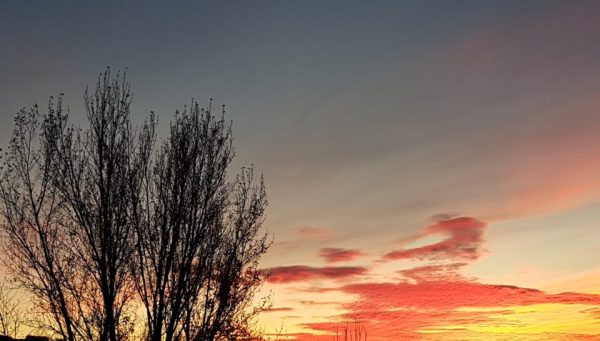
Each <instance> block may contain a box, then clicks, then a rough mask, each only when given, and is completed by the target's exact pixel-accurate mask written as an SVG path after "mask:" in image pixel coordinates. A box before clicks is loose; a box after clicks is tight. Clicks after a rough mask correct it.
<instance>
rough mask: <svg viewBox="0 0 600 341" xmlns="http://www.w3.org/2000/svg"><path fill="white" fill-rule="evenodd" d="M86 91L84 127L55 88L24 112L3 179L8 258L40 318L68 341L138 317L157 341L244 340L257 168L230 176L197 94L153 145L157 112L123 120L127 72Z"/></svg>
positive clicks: (99, 335) (256, 236)
mask: <svg viewBox="0 0 600 341" xmlns="http://www.w3.org/2000/svg"><path fill="white" fill-rule="evenodd" d="M84 99H85V108H86V112H87V118H88V121H89V127H88V128H87V129H80V128H75V127H73V126H72V125H69V124H68V114H67V113H66V112H65V110H63V107H62V96H61V97H59V99H58V101H56V102H54V101H53V100H51V101H50V103H49V106H48V111H47V113H45V114H41V113H40V112H39V109H38V107H37V106H35V107H33V108H32V109H31V110H22V111H21V112H20V113H19V114H18V115H17V119H16V128H15V133H14V137H13V139H12V140H11V144H10V146H9V150H8V152H7V153H6V157H5V161H4V169H3V171H2V178H1V181H0V213H1V214H2V216H3V218H4V220H3V222H2V225H1V227H2V229H1V231H2V232H3V234H4V235H5V237H6V238H5V243H4V245H3V246H4V247H5V248H6V250H7V253H6V254H7V256H8V257H6V258H5V259H4V260H5V262H6V263H7V265H8V267H9V268H10V270H11V273H12V275H13V276H15V278H16V279H17V280H18V281H19V283H20V284H21V285H22V286H23V287H24V288H26V289H28V290H29V291H30V292H31V293H32V294H33V297H34V299H35V300H36V302H37V306H38V308H40V309H41V311H42V312H43V313H44V316H45V317H46V320H44V321H45V322H44V323H42V327H44V328H46V329H48V330H52V331H53V332H54V333H56V334H58V335H59V336H60V337H62V338H63V339H65V340H68V341H76V340H77V341H78V340H100V341H117V340H126V339H128V338H131V335H132V332H133V328H134V326H135V325H136V323H137V325H140V324H142V325H145V326H146V335H147V338H148V340H152V341H159V340H160V341H162V340H166V341H171V340H189V341H192V340H198V341H200V340H217V339H223V340H225V339H228V340H234V339H235V340H239V339H244V338H246V339H250V338H251V337H252V330H251V329H252V328H251V321H252V318H253V317H254V316H255V315H256V314H257V313H258V311H260V307H259V308H253V307H252V304H251V303H252V299H253V297H254V294H255V293H256V290H257V288H258V287H259V286H260V284H261V283H262V282H263V280H264V277H263V274H262V273H261V272H260V271H259V270H258V261H259V259H260V257H261V256H262V255H263V254H264V253H265V252H266V250H267V248H268V246H269V242H268V241H267V240H266V236H265V235H264V234H261V233H260V228H261V225H262V222H263V219H264V210H265V207H266V204H267V201H266V194H265V187H264V183H263V180H262V178H261V179H260V180H256V179H254V175H253V170H252V168H247V169H246V168H244V169H242V171H241V172H240V174H239V175H238V176H237V177H235V179H234V180H233V181H229V180H228V175H227V169H228V167H229V166H230V164H231V161H232V158H233V147H232V139H231V125H230V124H226V123H225V120H224V118H223V115H222V116H221V118H220V119H217V118H215V117H214V116H213V114H212V113H211V106H209V108H208V109H207V110H204V109H201V108H200V107H199V105H198V104H197V103H195V102H193V103H192V105H191V106H190V107H189V108H188V109H186V110H185V111H183V112H181V113H176V115H175V118H174V120H173V122H172V123H171V126H170V127H171V129H170V136H169V138H168V139H167V140H166V141H164V143H162V145H161V147H160V148H159V149H158V150H156V151H155V150H154V144H155V141H156V138H155V126H156V121H155V118H154V114H151V115H150V118H149V119H148V121H147V122H146V123H145V124H144V125H142V126H141V129H136V128H133V127H132V125H131V123H130V104H131V92H130V88H129V84H128V83H127V82H126V81H125V77H120V75H117V76H116V77H115V78H114V79H113V78H111V75H110V70H107V72H105V73H104V74H102V75H100V77H99V79H98V83H97V85H96V88H95V90H94V91H93V92H92V93H88V91H86V93H85V97H84ZM223 114H224V112H223ZM136 293H137V298H139V301H140V302H141V303H142V305H143V306H144V307H145V311H146V314H145V321H143V322H141V321H133V320H132V318H133V314H131V311H132V309H133V308H134V304H135V302H133V301H134V299H135V297H136Z"/></svg>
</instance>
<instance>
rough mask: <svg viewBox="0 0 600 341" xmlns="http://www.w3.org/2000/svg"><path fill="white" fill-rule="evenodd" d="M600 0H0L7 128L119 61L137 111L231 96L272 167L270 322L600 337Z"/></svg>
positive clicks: (0, 75)
mask: <svg viewBox="0 0 600 341" xmlns="http://www.w3.org/2000/svg"><path fill="white" fill-rule="evenodd" d="M599 37H600V2H598V1H557V2H554V1H526V2H524V1H495V2H494V1H452V2H450V1H437V2H433V1H427V2H420V1H419V2H418V1H405V2H398V1H389V2H388V1H373V2H366V1H365V2H354V1H343V2H342V1H328V2H320V1H303V2H299V1H298V2H249V1H248V2H202V3H200V2H197V3H193V4H191V3H188V2H179V1H173V2H168V3H167V2H164V3H159V2H149V1H144V2H133V1H132V2H127V3H126V4H121V3H119V2H103V3H88V2H85V3H84V2H76V1H61V2H49V1H3V2H2V3H1V4H0V41H1V42H2V44H1V46H2V47H1V50H0V52H1V57H0V115H1V119H2V122H3V124H2V125H1V126H0V138H1V141H0V142H1V143H2V145H5V144H6V142H7V140H8V137H9V136H10V132H11V130H12V124H11V122H12V117H13V115H14V114H15V113H16V112H17V111H18V110H19V109H20V108H21V107H23V106H29V105H31V104H33V103H34V102H38V103H40V104H43V103H45V102H46V101H47V98H48V96H50V95H56V94H58V93H60V92H64V93H65V94H66V102H67V103H68V104H69V106H70V107H71V116H72V118H73V119H75V120H76V121H83V119H84V117H83V115H82V114H81V113H82V110H81V108H82V93H83V88H84V86H85V85H87V84H93V82H94V79H95V77H96V75H97V74H98V73H99V72H101V71H103V70H104V68H105V67H106V65H111V66H112V67H113V68H114V69H117V68H124V67H128V68H129V71H128V75H129V78H130V80H131V81H132V83H133V89H134V112H135V118H137V119H140V120H141V119H142V118H143V117H145V115H147V113H148V112H149V111H150V110H155V111H157V112H158V114H159V117H160V118H161V119H162V120H161V127H162V129H163V130H162V131H163V132H164V131H165V130H164V129H165V127H166V123H167V122H166V121H167V120H168V117H170V115H171V114H172V113H173V112H174V110H175V109H177V108H182V106H183V105H184V104H186V103H189V100H190V98H192V97H195V98H197V99H199V100H201V101H202V100H207V99H208V98H209V97H214V98H215V100H216V102H217V103H226V104H227V108H228V117H229V118H231V119H232V120H233V121H234V133H235V143H236V146H237V155H238V156H237V161H236V167H237V166H240V165H242V164H248V163H250V162H253V163H255V165H256V166H257V168H258V169H259V170H261V171H263V172H264V173H265V176H266V179H267V185H268V190H269V200H270V207H269V211H268V220H267V223H266V227H267V228H268V229H269V231H270V232H271V233H272V234H273V235H274V238H275V244H274V245H273V247H272V249H271V251H270V252H269V253H268V255H267V256H266V257H265V259H264V262H263V266H264V267H265V268H269V269H270V270H271V272H272V276H271V278H270V280H269V282H268V283H267V285H266V287H265V289H266V290H272V292H273V294H274V307H273V309H272V310H271V311H269V312H265V313H264V314H263V315H262V316H261V320H260V325H261V326H263V327H264V328H265V330H266V331H269V332H274V331H275V330H276V329H279V328H280V326H283V330H284V332H285V333H287V334H288V335H289V336H291V337H294V338H296V339H299V340H332V337H331V336H330V335H326V334H328V333H330V332H331V331H332V330H333V329H334V328H335V323H336V322H339V321H346V320H348V321H354V320H358V321H362V323H363V324H364V325H365V327H366V329H367V330H368V332H369V339H370V340H597V339H598V338H599V337H600V336H599V335H600V257H599V253H598V248H599V243H600V228H599V226H598V225H599V223H600V133H599V132H600V115H599V108H600V43H599V40H598V38H599Z"/></svg>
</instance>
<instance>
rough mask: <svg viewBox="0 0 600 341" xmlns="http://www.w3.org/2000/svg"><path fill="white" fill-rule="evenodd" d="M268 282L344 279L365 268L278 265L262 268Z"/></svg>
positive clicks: (360, 273)
mask: <svg viewBox="0 0 600 341" xmlns="http://www.w3.org/2000/svg"><path fill="white" fill-rule="evenodd" d="M264 271H265V272H267V273H268V274H269V277H268V278H267V281H268V282H270V283H292V282H303V281H310V280H315V279H335V280H338V279H344V278H349V277H355V276H360V275H364V274H366V273H367V271H368V270H367V268H365V267H361V266H337V267H322V268H320V267H311V266H306V265H292V266H278V267H274V268H270V269H266V270H264Z"/></svg>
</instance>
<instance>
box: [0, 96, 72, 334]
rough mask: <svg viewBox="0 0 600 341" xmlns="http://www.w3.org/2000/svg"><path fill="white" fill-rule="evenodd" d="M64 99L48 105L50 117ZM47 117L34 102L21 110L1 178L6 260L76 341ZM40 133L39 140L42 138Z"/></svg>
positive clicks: (59, 330)
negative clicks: (66, 285)
mask: <svg viewBox="0 0 600 341" xmlns="http://www.w3.org/2000/svg"><path fill="white" fill-rule="evenodd" d="M57 108H58V110H59V111H60V110H61V109H60V108H61V99H60V98H59V100H58V103H55V102H54V101H53V100H52V99H51V100H50V103H49V105H48V116H52V115H54V114H55V113H56V111H57ZM46 123H47V122H46V121H45V119H44V118H43V117H42V115H41V114H40V112H39V108H38V107H37V105H36V106H34V107H33V108H31V109H30V110H25V109H23V110H21V111H20V112H19V113H18V114H17V116H16V118H15V130H14V133H13V137H12V139H11V140H10V144H9V148H8V151H7V152H6V154H5V157H4V163H3V166H2V177H1V181H0V214H1V215H2V217H3V221H2V225H1V227H2V232H3V236H4V243H3V251H4V252H3V255H4V257H3V261H4V263H5V265H6V266H7V267H8V269H9V270H10V272H11V273H12V274H13V275H15V277H16V278H17V280H18V281H19V283H20V284H21V285H22V286H23V287H24V288H25V289H27V290H29V291H30V292H31V294H32V295H33V298H34V300H35V301H36V303H37V306H38V307H39V308H40V309H41V310H44V311H45V312H47V313H48V314H49V315H50V316H51V319H50V320H52V322H54V323H51V324H48V325H46V327H47V328H48V329H51V330H54V331H55V332H56V333H58V334H59V335H61V336H62V337H63V338H64V339H65V340H69V341H72V340H75V334H76V331H75V329H76V326H75V321H74V317H73V310H72V309H71V305H70V303H69V298H68V294H67V292H66V288H65V287H64V283H65V282H66V281H68V280H69V276H70V275H71V274H72V272H70V271H69V267H68V266H67V265H68V264H67V263H68V260H69V257H68V252H67V251H68V250H67V248H66V247H65V246H66V245H65V244H64V243H63V240H64V239H63V238H60V237H59V236H61V235H65V232H66V231H65V230H64V225H63V224H62V223H61V221H60V207H61V203H60V200H59V196H58V194H57V192H56V190H55V188H54V187H53V186H52V179H53V176H54V173H53V172H52V158H53V152H52V148H49V146H50V144H49V143H48V136H47V135H46V134H45V126H46ZM38 137H39V138H38Z"/></svg>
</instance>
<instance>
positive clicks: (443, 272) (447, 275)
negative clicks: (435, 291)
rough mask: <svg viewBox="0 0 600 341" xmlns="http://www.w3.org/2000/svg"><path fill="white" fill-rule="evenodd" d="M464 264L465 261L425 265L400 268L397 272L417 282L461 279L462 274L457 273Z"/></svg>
mask: <svg viewBox="0 0 600 341" xmlns="http://www.w3.org/2000/svg"><path fill="white" fill-rule="evenodd" d="M465 265H467V263H453V264H438V265H427V266H419V267H416V268H412V269H408V270H400V271H398V273H400V274H402V275H403V276H404V277H407V278H410V279H412V280H414V281H417V282H424V281H432V280H458V279H461V280H462V279H464V276H463V275H461V274H460V273H458V270H460V269H461V268H462V267H464V266H465Z"/></svg>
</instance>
